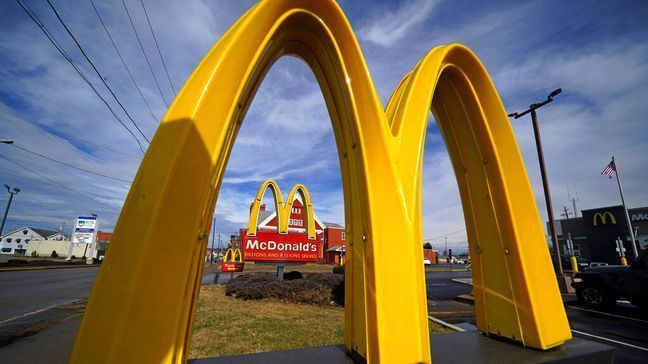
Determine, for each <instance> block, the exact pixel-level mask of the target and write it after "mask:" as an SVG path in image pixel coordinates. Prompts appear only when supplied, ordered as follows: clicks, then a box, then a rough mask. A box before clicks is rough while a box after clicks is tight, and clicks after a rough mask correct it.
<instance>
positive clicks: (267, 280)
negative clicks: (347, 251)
mask: <svg viewBox="0 0 648 364" xmlns="http://www.w3.org/2000/svg"><path fill="white" fill-rule="evenodd" d="M225 294H226V295H228V296H233V297H235V298H240V299H244V300H258V299H276V300H280V301H284V302H295V303H306V304H311V305H330V304H339V305H343V304H344V279H343V277H341V276H339V275H336V274H331V273H312V274H307V275H306V276H305V277H304V278H302V279H299V278H298V279H293V280H286V281H282V282H280V281H278V280H277V278H276V277H275V276H274V275H273V274H271V273H256V274H244V275H241V276H238V277H236V278H234V279H231V280H230V281H229V282H228V283H227V287H226V289H225Z"/></svg>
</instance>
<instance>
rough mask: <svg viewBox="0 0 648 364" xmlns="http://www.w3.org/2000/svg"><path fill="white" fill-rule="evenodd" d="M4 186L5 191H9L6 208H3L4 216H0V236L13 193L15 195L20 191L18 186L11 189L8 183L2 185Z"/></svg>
mask: <svg viewBox="0 0 648 364" xmlns="http://www.w3.org/2000/svg"><path fill="white" fill-rule="evenodd" d="M4 186H5V188H6V189H7V192H8V193H9V201H8V202H7V208H5V212H4V217H3V218H2V225H0V236H2V232H3V231H4V226H5V222H7V214H9V208H10V207H11V201H13V197H14V195H17V194H18V192H20V188H18V187H14V188H13V189H11V186H9V185H4Z"/></svg>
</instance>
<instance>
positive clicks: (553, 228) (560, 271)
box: [508, 89, 563, 277]
mask: <svg viewBox="0 0 648 364" xmlns="http://www.w3.org/2000/svg"><path fill="white" fill-rule="evenodd" d="M561 92H562V89H556V90H554V91H553V92H552V93H550V94H549V96H547V99H546V100H545V101H543V102H541V103H537V104H532V105H530V106H529V108H528V109H527V110H524V111H523V112H521V113H516V112H515V113H511V114H509V115H508V116H509V117H514V118H515V119H519V118H520V117H522V116H524V115H526V114H528V113H531V122H532V124H533V134H534V135H535V142H536V149H537V151H538V160H539V162H540V175H541V176H542V188H543V190H544V196H545V202H546V204H547V215H548V218H549V233H550V234H551V240H552V243H553V250H554V255H555V256H556V271H557V272H556V273H557V274H558V276H559V277H562V276H563V269H562V262H561V260H560V248H559V246H558V235H556V224H555V221H554V214H553V205H552V203H551V191H550V190H549V181H548V179H547V170H546V167H545V160H544V152H543V149H542V140H541V138H540V127H539V126H538V117H537V115H536V110H537V109H539V108H540V107H542V106H544V105H546V104H548V103H550V102H552V101H553V98H554V97H555V96H556V95H558V94H559V93H561Z"/></svg>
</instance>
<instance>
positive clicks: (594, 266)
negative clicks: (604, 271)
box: [589, 262, 608, 268]
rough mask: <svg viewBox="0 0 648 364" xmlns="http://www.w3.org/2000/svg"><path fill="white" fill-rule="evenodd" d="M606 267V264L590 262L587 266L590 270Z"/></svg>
mask: <svg viewBox="0 0 648 364" xmlns="http://www.w3.org/2000/svg"><path fill="white" fill-rule="evenodd" d="M606 265H608V264H607V263H602V262H591V263H590V264H589V267H590V268H596V267H605V266H606Z"/></svg>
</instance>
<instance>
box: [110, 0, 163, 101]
mask: <svg viewBox="0 0 648 364" xmlns="http://www.w3.org/2000/svg"><path fill="white" fill-rule="evenodd" d="M122 4H123V5H124V9H125V10H126V15H127V16H128V21H129V22H130V24H131V27H132V28H133V32H134V33H135V38H137V43H139V46H140V49H141V50H142V53H144V59H146V64H148V68H149V71H151V76H153V81H155V85H156V86H157V89H158V91H160V96H161V97H162V101H164V104H165V105H166V107H167V109H168V108H169V104H168V103H167V100H166V99H165V98H164V94H163V93H162V89H161V88H160V83H159V82H158V80H157V77H155V72H153V67H151V61H150V60H149V58H148V56H147V55H146V51H145V50H144V46H143V45H142V40H141V39H140V37H139V35H138V34H137V29H135V24H134V23H133V19H132V18H131V16H130V12H128V7H127V6H126V3H125V2H124V0H122Z"/></svg>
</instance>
